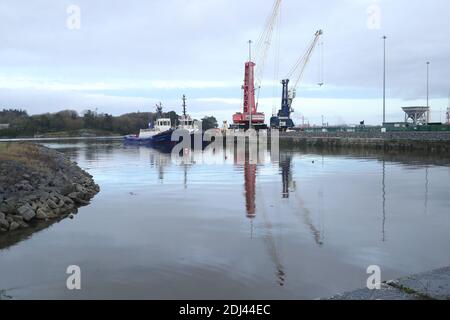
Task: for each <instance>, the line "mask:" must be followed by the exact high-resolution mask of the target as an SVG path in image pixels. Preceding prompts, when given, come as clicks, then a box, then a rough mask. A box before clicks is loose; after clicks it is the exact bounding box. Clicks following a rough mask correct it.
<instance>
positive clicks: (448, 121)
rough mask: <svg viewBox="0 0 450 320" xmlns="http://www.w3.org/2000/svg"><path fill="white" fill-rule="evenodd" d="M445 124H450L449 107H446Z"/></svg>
mask: <svg viewBox="0 0 450 320" xmlns="http://www.w3.org/2000/svg"><path fill="white" fill-rule="evenodd" d="M447 124H450V107H448V108H447Z"/></svg>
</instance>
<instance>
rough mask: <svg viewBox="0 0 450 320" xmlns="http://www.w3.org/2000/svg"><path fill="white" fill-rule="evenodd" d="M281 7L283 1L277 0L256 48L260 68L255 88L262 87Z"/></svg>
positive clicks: (257, 62) (256, 58)
mask: <svg viewBox="0 0 450 320" xmlns="http://www.w3.org/2000/svg"><path fill="white" fill-rule="evenodd" d="M280 6H281V0H275V2H274V4H273V7H272V12H271V14H270V15H269V16H268V17H267V19H266V24H265V28H264V31H263V32H262V33H261V35H260V36H259V38H258V41H257V42H256V46H255V52H256V54H255V59H254V62H255V64H256V65H257V66H258V65H259V67H257V68H256V76H255V80H256V81H255V88H258V87H260V86H261V81H262V77H263V75H264V68H265V64H266V58H267V53H268V51H269V46H270V44H271V42H272V36H273V30H274V28H275V24H276V21H277V17H278V14H279V10H280Z"/></svg>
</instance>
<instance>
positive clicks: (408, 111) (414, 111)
mask: <svg viewBox="0 0 450 320" xmlns="http://www.w3.org/2000/svg"><path fill="white" fill-rule="evenodd" d="M402 109H403V111H404V112H405V122H408V121H409V120H411V121H412V123H413V124H414V125H416V124H421V125H423V124H428V123H429V122H430V107H404V108H402Z"/></svg>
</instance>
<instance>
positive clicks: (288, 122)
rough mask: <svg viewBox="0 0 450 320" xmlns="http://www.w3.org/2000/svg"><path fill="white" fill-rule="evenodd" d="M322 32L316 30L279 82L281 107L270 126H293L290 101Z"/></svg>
mask: <svg viewBox="0 0 450 320" xmlns="http://www.w3.org/2000/svg"><path fill="white" fill-rule="evenodd" d="M322 34H323V31H322V30H318V31H316V33H315V34H314V38H313V40H312V41H311V43H310V44H309V46H308V48H307V49H306V52H305V53H303V55H301V56H300V58H299V59H298V60H297V62H296V63H295V65H294V66H293V67H292V69H291V70H290V71H289V73H288V74H287V76H286V78H285V79H283V80H282V81H281V84H282V85H283V91H282V95H281V109H280V110H278V114H277V115H276V116H273V117H272V118H270V127H271V128H272V129H279V130H282V131H286V130H287V129H290V128H293V127H294V121H293V120H292V119H291V113H292V112H294V110H293V109H292V102H293V101H294V99H295V97H296V90H297V86H298V84H299V83H300V80H301V79H302V76H303V73H304V72H305V69H306V66H307V65H308V62H309V60H310V58H311V56H312V54H313V52H314V49H315V48H316V46H317V44H318V43H319V39H320V37H321V36H322ZM290 79H292V83H293V85H292V86H291V88H290V89H289V82H290ZM319 85H320V86H322V85H323V80H321V81H320V82H319Z"/></svg>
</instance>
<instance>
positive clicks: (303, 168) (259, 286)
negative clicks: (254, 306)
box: [0, 141, 450, 299]
mask: <svg viewBox="0 0 450 320" xmlns="http://www.w3.org/2000/svg"><path fill="white" fill-rule="evenodd" d="M45 145H46V146H49V147H52V148H55V149H58V150H59V151H62V152H64V153H66V154H67V155H69V156H70V157H71V158H72V159H73V160H75V161H77V162H78V164H79V165H80V166H81V167H82V168H84V169H85V170H87V171H88V172H90V173H91V174H92V175H93V176H94V178H95V180H96V182H97V183H98V184H99V185H100V187H101V192H100V193H99V194H98V195H97V196H96V197H95V198H94V199H93V201H92V203H91V205H89V206H87V207H83V208H80V210H79V212H78V214H77V215H76V216H75V219H73V220H70V219H65V220H62V221H60V222H58V223H55V224H53V225H51V226H49V227H48V228H46V229H43V230H42V231H40V232H37V233H35V234H33V235H32V236H31V237H29V238H28V239H25V240H23V241H20V242H18V243H16V244H15V245H12V246H10V247H8V248H5V249H2V250H0V290H5V291H4V294H7V295H8V296H11V297H13V298H17V299H27V298H49V299H53V298H63V299H77V298H88V299H89V298H137V299H163V298H169V299H222V298H224V299H311V298H312V299H313V298H319V297H327V296H330V295H334V294H338V293H341V292H343V291H348V290H352V289H357V288H361V287H364V286H365V285H366V279H367V277H368V275H367V274H366V269H367V267H368V266H370V265H379V266H380V268H381V270H382V278H383V280H388V279H393V278H397V277H400V276H405V275H408V274H411V273H417V272H421V271H427V270H430V269H434V268H438V267H443V266H447V265H450V253H449V252H450V250H449V247H450V165H449V164H448V163H447V162H446V161H445V160H442V159H438V158H432V157H427V158H426V159H422V158H421V157H417V156H413V155H411V156H408V155H404V154H403V155H401V156H400V155H398V156H396V155H382V154H359V155H357V154H351V153H348V154H330V153H328V152H321V151H309V152H305V151H288V150H281V152H280V161H274V160H271V159H270V156H269V155H267V157H266V158H265V159H264V160H262V161H261V163H259V164H258V165H249V164H247V165H245V164H243V163H240V161H236V159H234V158H233V157H232V156H229V157H227V158H226V159H224V158H223V157H222V156H221V155H215V156H213V155H209V156H205V157H207V158H208V160H211V161H208V162H210V163H202V162H200V161H198V162H197V163H195V164H191V165H178V164H175V163H173V162H172V161H171V159H170V155H165V154H162V153H159V152H158V151H155V150H152V149H148V148H144V147H124V146H123V145H122V144H121V142H111V141H93V142H86V141H85V142H74V141H72V142H70V141H65V142H58V143H51V142H46V143H45ZM69 265H78V266H80V268H81V273H82V290H80V291H69V290H67V289H66V278H67V276H68V275H66V273H65V271H66V268H67V267H68V266H69Z"/></svg>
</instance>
